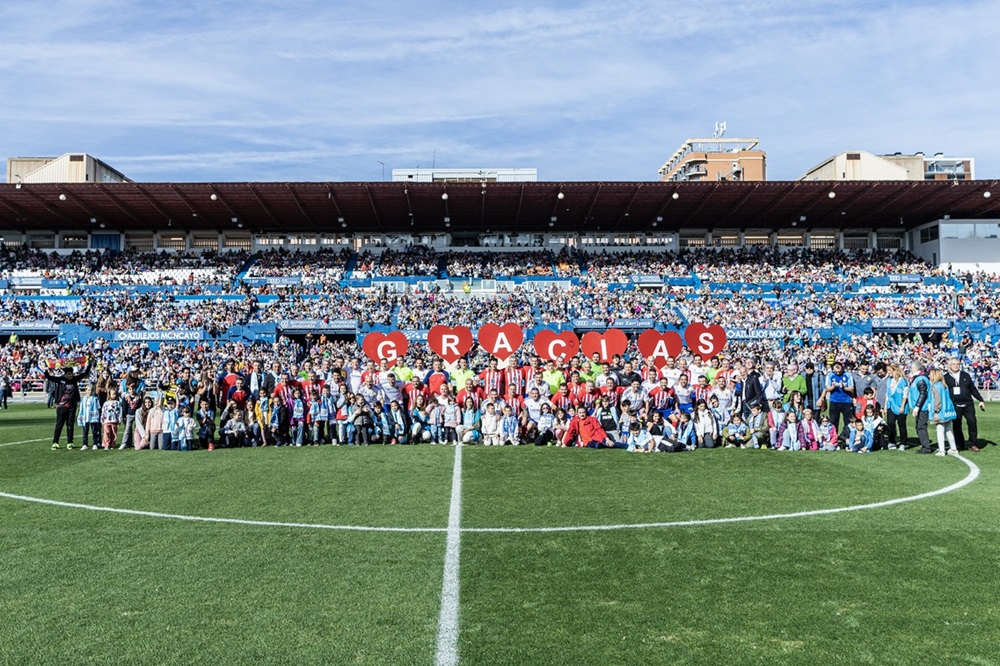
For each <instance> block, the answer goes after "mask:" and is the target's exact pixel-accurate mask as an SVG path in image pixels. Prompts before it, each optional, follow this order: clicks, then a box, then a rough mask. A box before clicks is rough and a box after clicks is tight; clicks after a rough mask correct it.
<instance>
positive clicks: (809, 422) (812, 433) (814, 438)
mask: <svg viewBox="0 0 1000 666" xmlns="http://www.w3.org/2000/svg"><path fill="white" fill-rule="evenodd" d="M802 434H803V436H805V440H804V441H803V442H802V448H803V449H808V450H809V451H816V450H818V449H819V424H818V423H816V420H815V419H814V418H813V410H811V409H809V408H806V409H803V410H802Z"/></svg>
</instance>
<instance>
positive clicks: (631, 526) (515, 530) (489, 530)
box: [0, 439, 979, 534]
mask: <svg viewBox="0 0 1000 666" xmlns="http://www.w3.org/2000/svg"><path fill="white" fill-rule="evenodd" d="M39 441H47V440H38V439H33V440H24V441H21V442H9V443H7V444H0V446H13V445H15V444H29V443H32V442H39ZM955 457H957V458H958V459H959V460H961V461H962V462H963V463H965V465H966V466H967V467H968V468H969V473H968V474H967V475H966V476H965V478H963V479H962V480H961V481H957V482H956V483H953V484H951V485H949V486H945V487H944V488H939V489H937V490H931V491H929V492H926V493H920V494H919V495H911V496H909V497H897V498H894V499H888V500H883V501H880V502H870V503H867V504H855V505H852V506H842V507H836V508H832V509H815V510H812V511H797V512H794V513H773V514H767V515H762V516H735V517H730V518H706V519H698V520H675V521H668V522H650V523H623V524H620V525H566V526H556V527H462V528H460V531H461V532H469V533H477V534H521V533H532V532H601V531H609V530H639V529H656V528H671V527H698V526H701V525H724V524H727V523H749V522H756V521H765V520H785V519H791V518H807V517H810V516H826V515H832V514H837V513H848V512H852V511H864V510H866V509H880V508H883V507H888V506H895V505H897V504H906V503H909V502H917V501H920V500H924V499H930V498H932V497H937V496H939V495H946V494H948V493H951V492H954V491H956V490H959V489H960V488H964V487H965V486H967V485H969V484H970V483H972V482H973V481H975V480H976V479H977V478H979V466H978V465H976V464H975V463H974V462H972V461H971V460H969V459H968V458H966V457H965V456H955ZM0 497H5V498H7V499H12V500H18V501H21V502H33V503H36V504H45V505H49V506H58V507H63V508H67V509H81V510H85V511H103V512H106V513H116V514H124V515H129V516H143V517H146V518H162V519H168V520H186V521H191V522H201V523H224V524H232V525H248V526H258V527H284V528H290V529H313V530H337V531H344V532H394V533H410V532H413V533H428V532H432V533H433V532H437V533H447V532H448V531H449V528H448V527H379V526H371V525H328V524H324V523H290V522H277V521H271V520H243V519H240V518H220V517H213V516H191V515H186V514H176V513H163V512H159V511H139V510H136V509H120V508H117V507H109V506H95V505H92V504H81V503H77V502H62V501H59V500H52V499H46V498H44V497H31V496H27V495H16V494H14V493H7V492H2V491H0ZM450 529H451V530H452V531H453V532H454V529H455V528H454V526H452V527H451V528H450Z"/></svg>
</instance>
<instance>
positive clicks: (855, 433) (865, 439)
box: [845, 418, 872, 453]
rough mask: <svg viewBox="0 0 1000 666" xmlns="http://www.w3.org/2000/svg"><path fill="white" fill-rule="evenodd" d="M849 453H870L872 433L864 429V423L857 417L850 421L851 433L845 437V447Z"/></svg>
mask: <svg viewBox="0 0 1000 666" xmlns="http://www.w3.org/2000/svg"><path fill="white" fill-rule="evenodd" d="M845 450H846V451H850V452H851V453H871V452H872V434H871V433H870V432H868V431H867V430H865V423H864V421H862V420H861V419H859V418H855V419H854V420H853V421H852V422H851V434H850V436H849V437H848V439H847V449H845Z"/></svg>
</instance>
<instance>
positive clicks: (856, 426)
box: [845, 419, 944, 455]
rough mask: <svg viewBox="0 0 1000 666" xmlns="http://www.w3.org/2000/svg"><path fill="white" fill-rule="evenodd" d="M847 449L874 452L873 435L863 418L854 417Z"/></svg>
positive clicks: (852, 451) (855, 451) (858, 451)
mask: <svg viewBox="0 0 1000 666" xmlns="http://www.w3.org/2000/svg"><path fill="white" fill-rule="evenodd" d="M845 450H849V451H851V453H871V452H872V436H871V433H869V432H867V431H866V430H865V423H864V421H862V420H861V419H854V421H853V422H852V423H851V435H850V437H849V438H848V440H847V449H845ZM941 455H944V454H943V453H942V454H941Z"/></svg>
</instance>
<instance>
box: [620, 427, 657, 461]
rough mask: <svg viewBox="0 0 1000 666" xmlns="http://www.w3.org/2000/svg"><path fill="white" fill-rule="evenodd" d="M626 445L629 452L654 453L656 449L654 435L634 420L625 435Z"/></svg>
mask: <svg viewBox="0 0 1000 666" xmlns="http://www.w3.org/2000/svg"><path fill="white" fill-rule="evenodd" d="M625 447H626V450H627V451H628V452H629V453H652V452H653V449H654V444H653V436H652V435H650V434H649V431H648V430H646V429H645V428H643V427H642V426H640V425H639V422H638V421H633V422H632V424H631V425H630V426H629V427H628V434H627V435H626V436H625Z"/></svg>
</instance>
